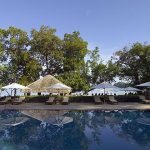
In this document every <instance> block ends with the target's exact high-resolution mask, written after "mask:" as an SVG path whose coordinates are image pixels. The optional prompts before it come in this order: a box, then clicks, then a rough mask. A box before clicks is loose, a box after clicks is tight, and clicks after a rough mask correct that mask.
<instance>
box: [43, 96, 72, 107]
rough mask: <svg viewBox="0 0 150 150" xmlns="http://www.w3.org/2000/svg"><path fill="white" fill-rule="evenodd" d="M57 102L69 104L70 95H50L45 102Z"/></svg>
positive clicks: (48, 103)
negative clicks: (56, 96)
mask: <svg viewBox="0 0 150 150" xmlns="http://www.w3.org/2000/svg"><path fill="white" fill-rule="evenodd" d="M57 102H59V103H61V104H63V105H67V104H68V103H69V97H62V98H55V97H49V99H48V100H47V101H46V102H45V104H47V105H52V104H56V103H57Z"/></svg>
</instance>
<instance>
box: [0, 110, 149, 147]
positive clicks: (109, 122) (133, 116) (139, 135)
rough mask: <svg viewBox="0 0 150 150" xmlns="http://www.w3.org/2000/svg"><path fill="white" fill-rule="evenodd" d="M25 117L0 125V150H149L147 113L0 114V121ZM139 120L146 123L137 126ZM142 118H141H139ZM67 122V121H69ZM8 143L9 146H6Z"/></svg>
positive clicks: (34, 112)
mask: <svg viewBox="0 0 150 150" xmlns="http://www.w3.org/2000/svg"><path fill="white" fill-rule="evenodd" d="M10 117H27V118H28V121H26V122H23V123H21V124H19V125H17V126H13V127H12V126H11V127H8V126H4V125H2V124H1V125H0V149H2V148H6V149H9V150H12V149H15V150H16V149H24V150H51V149H54V150H88V149H92V150H93V149H104V150H105V149H107V150H108V149H112V145H113V147H114V148H115V149H122V150H125V149H133V150H134V149H136V150H147V149H150V126H149V124H148V123H149V118H150V111H134V110H132V111H131V110H130V111H120V110H115V111H47V110H44V111H41V110H34V111H33V110H30V111H19V112H18V111H6V110H5V111H2V112H1V113H0V120H3V119H8V118H10ZM141 118H142V121H143V122H144V121H145V120H146V124H143V123H142V124H141V123H140V122H139V119H141ZM143 118H144V119H143ZM70 119H71V120H70ZM8 143H9V144H8Z"/></svg>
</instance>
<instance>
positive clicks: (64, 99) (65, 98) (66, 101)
mask: <svg viewBox="0 0 150 150" xmlns="http://www.w3.org/2000/svg"><path fill="white" fill-rule="evenodd" d="M61 103H62V105H67V104H69V97H67V96H65V97H63V99H62V102H61Z"/></svg>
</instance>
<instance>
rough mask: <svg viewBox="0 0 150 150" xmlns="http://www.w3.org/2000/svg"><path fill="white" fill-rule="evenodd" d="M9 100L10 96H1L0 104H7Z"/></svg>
mask: <svg viewBox="0 0 150 150" xmlns="http://www.w3.org/2000/svg"><path fill="white" fill-rule="evenodd" d="M10 100H11V97H3V98H1V101H0V105H4V104H8V103H9V102H10Z"/></svg>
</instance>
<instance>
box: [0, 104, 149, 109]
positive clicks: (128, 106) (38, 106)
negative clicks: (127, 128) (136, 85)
mask: <svg viewBox="0 0 150 150" xmlns="http://www.w3.org/2000/svg"><path fill="white" fill-rule="evenodd" d="M4 109H12V110H36V109H37V110H117V109H121V110H122V109H123V110H125V109H139V110H147V109H149V110H150V104H149V105H148V104H140V103H119V104H118V105H110V104H102V105H95V104H91V103H70V104H68V105H60V104H55V105H45V104H44V103H24V104H20V105H11V104H6V105H0V110H4Z"/></svg>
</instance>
